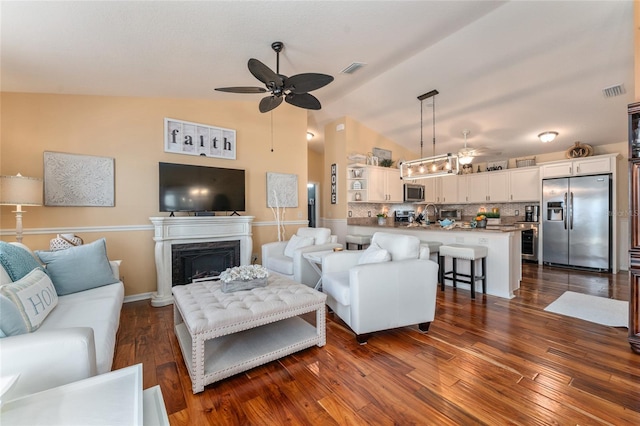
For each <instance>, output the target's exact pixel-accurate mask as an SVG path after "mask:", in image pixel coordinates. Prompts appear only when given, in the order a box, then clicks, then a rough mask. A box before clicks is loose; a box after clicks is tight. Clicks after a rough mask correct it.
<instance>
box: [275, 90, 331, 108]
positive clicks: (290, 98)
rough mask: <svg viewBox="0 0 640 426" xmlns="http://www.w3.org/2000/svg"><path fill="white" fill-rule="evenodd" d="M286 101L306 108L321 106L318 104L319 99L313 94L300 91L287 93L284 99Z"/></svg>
mask: <svg viewBox="0 0 640 426" xmlns="http://www.w3.org/2000/svg"><path fill="white" fill-rule="evenodd" d="M284 100H285V101H286V102H287V103H289V104H291V105H294V106H297V107H300V108H306V109H320V108H322V106H321V105H320V101H319V100H318V99H317V98H316V97H315V96H313V95H310V94H308V93H302V94H300V95H296V94H294V93H289V94H288V95H287V96H286V97H285V99H284Z"/></svg>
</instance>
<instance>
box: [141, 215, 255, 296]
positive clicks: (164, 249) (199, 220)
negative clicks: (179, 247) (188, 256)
mask: <svg viewBox="0 0 640 426" xmlns="http://www.w3.org/2000/svg"><path fill="white" fill-rule="evenodd" d="M253 218H254V217H253V216H187V217H150V218H149V219H150V220H151V222H152V223H153V226H154V234H153V241H155V242H156V247H155V259H156V274H157V282H158V290H157V292H156V293H155V294H154V295H153V296H152V297H151V306H156V307H159V306H165V305H169V304H171V303H173V296H172V292H171V287H172V282H171V279H172V278H171V277H172V273H171V246H172V245H173V244H185V243H201V242H202V243H204V242H210V241H233V240H239V241H240V264H241V265H249V264H250V263H251V250H252V249H253V240H252V238H251V235H252V234H251V223H252V222H253Z"/></svg>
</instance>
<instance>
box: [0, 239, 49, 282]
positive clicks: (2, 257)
mask: <svg viewBox="0 0 640 426" xmlns="http://www.w3.org/2000/svg"><path fill="white" fill-rule="evenodd" d="M0 263H1V264H2V267H3V268H4V269H5V271H7V274H9V278H11V281H18V280H19V279H20V278H22V277H24V276H25V275H27V274H28V273H29V272H31V271H33V270H34V269H36V268H39V269H40V270H42V265H40V264H39V263H38V261H37V260H36V259H35V258H34V257H33V255H32V254H31V253H29V251H27V250H25V249H23V248H22V247H18V246H16V245H14V244H9V243H7V242H4V241H0Z"/></svg>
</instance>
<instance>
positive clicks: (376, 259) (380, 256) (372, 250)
mask: <svg viewBox="0 0 640 426" xmlns="http://www.w3.org/2000/svg"><path fill="white" fill-rule="evenodd" d="M390 260H391V255H390V254H389V252H388V251H387V250H385V249H383V248H381V247H380V246H379V245H377V244H376V243H371V245H370V246H369V247H367V249H366V250H365V251H363V252H362V254H361V255H360V258H359V259H358V265H365V264H367V263H380V262H388V261H390Z"/></svg>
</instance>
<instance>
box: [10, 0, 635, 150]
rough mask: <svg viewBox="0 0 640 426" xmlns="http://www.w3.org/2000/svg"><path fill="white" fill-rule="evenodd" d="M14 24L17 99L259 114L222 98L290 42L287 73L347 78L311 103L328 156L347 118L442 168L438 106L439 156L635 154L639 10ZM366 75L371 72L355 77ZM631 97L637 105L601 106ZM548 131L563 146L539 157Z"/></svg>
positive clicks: (588, 7)
mask: <svg viewBox="0 0 640 426" xmlns="http://www.w3.org/2000/svg"><path fill="white" fill-rule="evenodd" d="M0 14H1V15H0V16H1V18H0V19H1V29H0V31H1V36H2V37H1V46H0V47H1V51H0V55H1V56H0V60H1V62H0V65H1V80H0V83H1V89H2V90H3V91H11V92H38V93H64V94H94V95H109V96H112V95H113V96H152V97H156V96H158V97H187V98H206V99H217V100H246V101H249V102H255V104H256V109H257V108H258V102H259V100H260V99H261V97H262V96H260V95H239V94H229V93H222V92H217V91H214V90H213V89H214V88H215V87H225V86H256V85H259V84H260V83H259V82H258V81H257V80H256V79H255V78H254V77H253V76H252V75H251V74H250V73H249V71H248V69H247V61H248V59H249V58H256V59H259V60H260V61H262V62H263V63H265V64H266V65H268V66H270V67H272V68H273V69H275V54H274V52H273V51H272V50H271V47H270V45H271V43H272V42H274V41H282V42H284V44H285V49H284V51H283V52H282V54H281V55H280V56H281V57H280V71H281V73H282V74H285V75H289V76H291V75H293V74H297V73H303V72H320V73H325V74H330V75H333V76H334V77H335V80H334V82H332V83H331V84H330V85H328V86H326V87H324V88H322V89H319V90H317V91H314V92H313V94H314V95H315V96H317V97H318V99H319V100H320V101H321V103H322V109H321V110H319V111H310V112H309V127H310V130H311V131H312V132H313V133H315V134H316V136H317V137H316V138H314V141H312V142H311V144H312V145H311V146H312V148H313V149H316V150H321V149H322V140H323V138H322V134H323V129H324V126H325V124H326V123H328V122H330V121H332V120H335V119H337V118H340V117H342V116H344V115H348V116H351V117H353V118H354V119H356V120H358V121H359V122H361V123H363V124H364V125H366V126H368V127H370V128H371V129H373V130H375V131H377V132H379V133H380V134H382V135H384V136H386V137H388V138H390V139H392V140H394V141H395V142H396V143H398V144H401V145H405V146H406V147H408V148H409V149H412V150H414V151H415V152H416V154H418V153H419V152H420V138H421V136H420V134H421V130H422V133H423V141H424V154H425V155H431V153H432V151H433V150H434V147H433V128H434V126H433V124H434V123H433V122H432V117H433V115H434V114H433V112H434V111H433V109H432V108H433V106H432V99H435V117H436V121H435V137H436V145H435V151H436V153H443V152H455V151H457V150H459V149H460V148H462V146H463V144H464V140H463V136H462V131H463V130H464V129H468V130H470V134H469V137H468V143H469V146H470V147H474V148H477V147H486V148H491V149H492V150H493V151H494V157H496V158H498V157H499V158H507V157H511V158H513V157H518V156H525V155H530V154H536V153H544V152H552V151H560V150H564V149H566V148H568V147H569V146H570V145H572V144H573V143H574V142H575V141H581V142H583V143H587V144H591V145H600V144H607V143H614V142H621V141H624V140H626V137H627V122H626V105H627V104H628V103H631V102H633V93H634V75H633V61H634V45H633V31H634V28H633V2H632V1H566V2H560V1H510V2H493V1H296V2H288V1H258V2H254V1H229V2H226V1H194V2H187V1H171V2H164V1H139V2H134V1H130V2H127V1H120V2H110V1H97V2H83V1H82V2H57V1H53V2H7V1H3V2H2V3H0ZM353 62H361V63H364V64H366V65H365V66H364V67H363V68H361V69H360V70H358V71H357V72H355V73H353V74H344V73H341V70H343V69H344V68H345V67H347V66H348V65H349V64H351V63H353ZM619 84H622V85H623V87H624V89H625V93H623V94H622V95H620V96H616V97H611V98H608V97H605V96H604V95H603V89H604V88H607V87H610V86H614V85H619ZM433 89H437V90H438V91H439V92H440V93H439V94H438V95H437V96H436V97H435V98H431V99H428V100H426V101H424V102H423V104H422V105H421V102H420V101H418V99H417V97H418V96H419V95H421V94H423V93H426V92H429V91H430V90H433ZM421 106H422V107H423V110H424V113H423V114H422V118H423V126H422V128H421V125H420V121H421V114H420V109H421ZM280 108H292V107H291V106H286V107H284V106H281V107H280ZM274 113H275V114H277V110H275V111H274ZM545 130H554V131H557V132H558V133H559V136H558V138H557V139H556V141H554V142H553V143H550V144H545V145H543V144H541V143H540V142H539V140H538V139H537V135H538V134H539V133H541V132H543V131H545ZM497 152H500V154H498V153H497Z"/></svg>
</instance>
